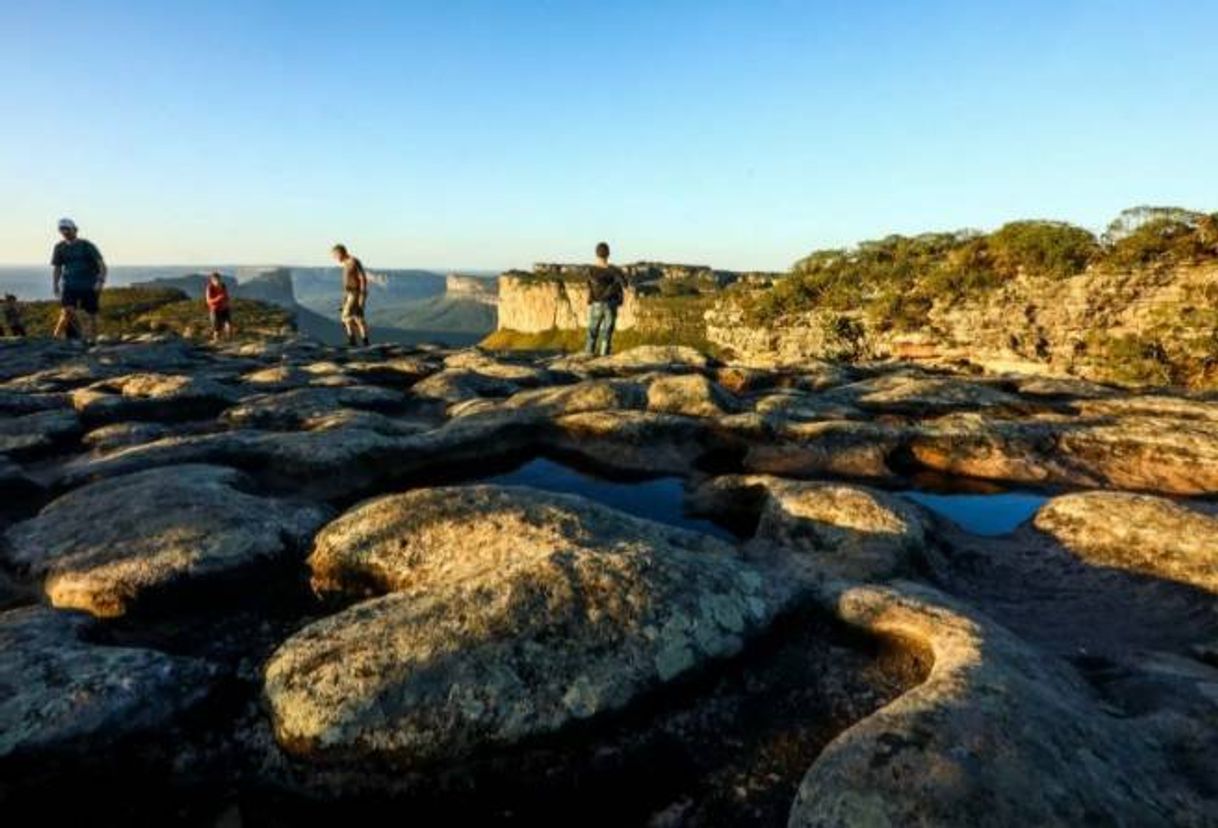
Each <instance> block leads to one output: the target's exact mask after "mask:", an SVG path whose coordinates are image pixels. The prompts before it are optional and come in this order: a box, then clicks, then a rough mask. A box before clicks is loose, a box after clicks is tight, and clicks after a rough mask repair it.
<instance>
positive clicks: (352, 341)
mask: <svg viewBox="0 0 1218 828" xmlns="http://www.w3.org/2000/svg"><path fill="white" fill-rule="evenodd" d="M347 344H348V345H349V346H350V347H352V348H354V347H355V337H354V336H348V337H347Z"/></svg>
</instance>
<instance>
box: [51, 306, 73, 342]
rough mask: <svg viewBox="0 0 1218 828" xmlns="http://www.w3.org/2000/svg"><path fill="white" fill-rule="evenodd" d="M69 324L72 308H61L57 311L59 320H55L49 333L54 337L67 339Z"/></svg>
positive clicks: (70, 322)
mask: <svg viewBox="0 0 1218 828" xmlns="http://www.w3.org/2000/svg"><path fill="white" fill-rule="evenodd" d="M71 324H72V309H71V308H61V309H60V311H59V321H57V322H56V323H55V330H54V331H53V332H52V333H51V336H53V337H55V338H56V339H67V338H68V326H69V325H71Z"/></svg>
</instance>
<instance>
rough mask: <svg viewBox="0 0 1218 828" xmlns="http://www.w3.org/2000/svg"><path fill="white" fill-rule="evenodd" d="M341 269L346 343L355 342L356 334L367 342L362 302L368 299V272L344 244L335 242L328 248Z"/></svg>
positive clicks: (366, 326) (366, 324)
mask: <svg viewBox="0 0 1218 828" xmlns="http://www.w3.org/2000/svg"><path fill="white" fill-rule="evenodd" d="M330 252H331V253H333V254H334V258H335V259H337V260H338V264H339V266H340V267H341V268H342V269H343V292H344V297H343V312H342V320H343V327H344V328H346V329H347V344H348V345H355V344H356V334H359V340H360V342H362V343H363V344H364V345H367V344H368V323H367V322H365V321H364V303H365V302H367V301H368V274H367V273H365V272H364V265H363V263H362V262H361V261H360V260H359V259H357V258H355V257H354V256H352V255H351V254H350V253H348V252H347V248H346V246H345V245H341V244H336V245H334V247H332V248H331V249H330Z"/></svg>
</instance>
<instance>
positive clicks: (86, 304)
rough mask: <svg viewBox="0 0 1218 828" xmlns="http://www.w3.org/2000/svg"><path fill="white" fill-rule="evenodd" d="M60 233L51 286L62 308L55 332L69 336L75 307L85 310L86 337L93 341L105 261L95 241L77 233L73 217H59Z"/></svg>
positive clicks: (53, 254) (104, 281) (104, 276)
mask: <svg viewBox="0 0 1218 828" xmlns="http://www.w3.org/2000/svg"><path fill="white" fill-rule="evenodd" d="M59 234H60V235H61V236H63V240H62V241H61V242H59V243H58V244H56V245H55V252H54V253H52V254H51V264H52V265H54V267H55V271H54V275H53V276H52V286H53V287H54V288H55V295H56V296H58V297H59V304H60V306H61V308H62V311H61V312H60V314H59V321H58V322H57V323H55V336H56V337H61V336H66V335H67V332H68V327H69V326H70V325H71V324H72V323H73V321H74V320H75V318H76V311H77V310H83V311H84V312H85V318H84V324H83V328H84V331H83V333H84V337H85V340H86V341H87V342H92V341H93V340H95V339H97V306H98V298H99V297H100V295H101V289H102V285H104V284H105V283H106V262H105V260H104V259H102V254H101V251H100V250H98V249H97V247H96V246H95V245H94V244H93V242H91V241H88V240H87V239H82V238H78V237H77V235H76V222H74V221H72V219H70V218H61V219H60V220H59Z"/></svg>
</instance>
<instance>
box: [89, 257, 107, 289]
mask: <svg viewBox="0 0 1218 828" xmlns="http://www.w3.org/2000/svg"><path fill="white" fill-rule="evenodd" d="M93 252H94V253H95V254H96V255H97V289H98V291H100V290H101V289H102V285H104V284H106V274H108V273H109V272H110V271H109V270H107V269H106V260H105V259H103V258H102V254H101V251H100V250H98V249H97V248H96V247H94V248H93Z"/></svg>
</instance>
